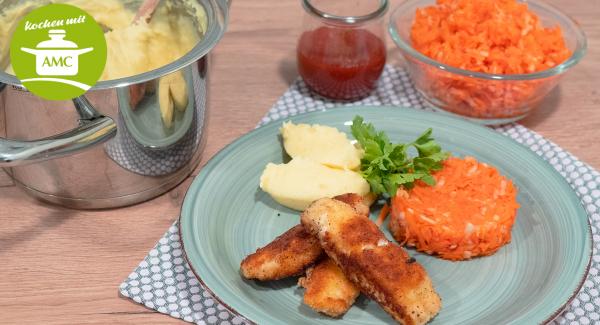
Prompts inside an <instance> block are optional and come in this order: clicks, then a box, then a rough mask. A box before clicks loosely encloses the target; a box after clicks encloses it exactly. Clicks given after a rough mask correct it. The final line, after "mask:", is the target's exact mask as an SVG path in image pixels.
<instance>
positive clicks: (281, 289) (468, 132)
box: [180, 107, 591, 324]
mask: <svg viewBox="0 0 600 325" xmlns="http://www.w3.org/2000/svg"><path fill="white" fill-rule="evenodd" d="M357 114H360V115H362V116H363V117H364V118H365V120H366V121H368V122H372V123H374V124H375V126H376V127H377V129H380V130H384V131H385V132H386V133H387V134H388V135H389V136H390V138H391V140H392V141H408V140H412V139H414V138H415V136H417V135H418V134H420V133H421V132H422V131H423V130H425V129H426V128H428V127H433V130H434V136H435V138H436V139H437V140H438V141H439V142H440V143H441V144H442V145H443V147H444V148H445V149H446V150H449V151H451V152H453V153H454V154H456V155H470V156H474V157H476V158H477V159H479V160H481V161H483V162H486V163H489V164H492V165H494V166H496V167H497V168H499V170H500V171H501V172H502V173H503V174H504V175H506V176H508V177H509V178H511V179H512V180H514V182H515V183H516V185H517V186H518V188H519V196H518V200H519V203H520V204H521V208H520V209H519V213H518V216H517V221H516V223H515V226H514V228H513V232H512V234H513V240H512V242H511V243H510V244H509V245H507V246H505V247H503V248H502V249H500V251H498V252H497V253H496V254H495V255H493V256H490V257H483V258H477V259H474V260H471V261H466V262H449V261H444V260H441V259H438V258H434V257H430V256H426V255H422V254H418V253H417V252H415V251H414V250H410V253H411V254H412V255H413V256H414V257H415V258H416V259H417V260H418V261H419V262H420V263H422V264H423V266H424V267H425V268H426V269H427V271H428V273H429V275H430V276H431V278H432V280H433V283H434V286H435V288H436V289H437V291H438V292H439V294H440V296H441V297H442V303H443V307H442V310H441V311H440V313H439V315H438V316H437V317H436V318H435V319H434V320H433V321H432V324H509V323H512V324H537V323H543V322H545V321H549V320H551V319H553V318H554V317H555V316H557V314H558V313H559V312H560V311H561V309H562V308H563V307H564V306H565V305H566V304H567V303H568V302H569V301H570V300H571V299H572V298H573V297H574V295H575V294H576V293H577V292H578V290H579V289H580V287H581V285H582V283H583V281H584V279H585V276H586V273H587V270H588V266H589V262H590V258H591V231H590V227H589V224H588V219H587V216H586V213H585V212H584V210H583V208H582V207H581V205H580V203H579V200H578V198H577V196H576V195H575V193H574V192H573V191H572V190H571V188H570V187H569V185H568V184H567V183H566V182H565V180H564V179H563V178H562V177H561V176H560V175H559V174H558V173H557V172H555V171H554V169H553V168H552V167H551V166H550V165H549V164H547V163H546V162H545V161H544V160H542V159H540V158H539V157H538V156H536V155H535V154H534V153H532V152H531V151H530V150H529V149H527V148H525V147H523V146H521V145H519V144H517V143H516V142H514V141H512V140H511V139H509V138H507V137H505V136H502V135H500V134H497V133H495V132H494V131H492V130H489V129H486V128H484V127H481V126H477V125H474V124H471V123H468V122H465V121H462V120H458V119H454V118H450V117H446V116H442V115H439V114H433V113H427V112H422V111H417V110H410V109H399V108H390V107H388V108H386V107H353V108H337V109H332V110H329V111H326V112H316V113H309V114H305V115H300V116H297V117H294V118H291V120H293V121H295V122H298V123H319V124H324V125H330V126H334V127H337V128H339V129H340V130H344V131H346V132H349V125H350V121H351V120H352V119H353V117H354V116H355V115H357ZM280 125H281V121H279V122H275V123H272V124H269V125H267V126H265V127H262V128H260V129H257V130H254V131H252V132H250V133H249V134H247V135H245V136H243V137H241V138H240V139H238V140H237V141H235V142H234V143H232V144H231V145H229V146H228V147H227V148H225V149H223V150H222V151H221V152H220V153H219V154H217V155H216V156H215V157H214V158H213V159H212V160H211V161H210V162H209V163H208V164H207V165H206V166H205V167H204V169H202V171H201V173H200V175H198V177H197V178H196V179H195V181H194V182H193V184H192V185H191V187H190V189H189V191H188V193H187V195H186V197H185V201H184V204H183V209H182V214H181V220H180V227H181V236H182V241H183V245H184V250H185V253H186V255H187V258H188V262H189V264H190V266H191V267H192V269H193V270H194V272H195V273H196V275H197V276H198V277H199V278H200V279H201V281H202V282H203V283H204V284H205V285H206V286H207V287H208V288H209V289H210V290H211V291H212V292H213V293H214V294H215V295H216V297H218V299H219V300H220V301H222V302H223V304H224V305H226V306H228V307H229V308H230V309H231V310H232V311H233V312H234V313H238V314H241V315H242V316H244V317H246V318H248V319H249V320H251V321H253V322H256V323H258V324H309V323H310V324H341V323H343V324H391V323H393V320H392V319H391V318H390V317H389V316H388V315H387V314H386V313H385V312H384V311H383V310H382V309H381V308H379V306H378V305H377V304H376V303H375V302H373V301H370V300H369V299H367V298H364V297H361V298H359V299H358V301H357V303H356V304H355V305H354V306H353V307H352V308H351V309H350V310H349V311H348V313H346V314H345V315H344V316H343V318H342V320H339V319H337V320H336V319H331V318H328V317H325V316H322V315H319V314H317V313H316V312H314V311H312V310H311V309H310V308H308V307H306V306H304V305H303V304H302V293H303V291H302V290H301V289H299V288H298V287H297V286H296V282H297V279H287V280H282V281H276V282H269V283H260V282H254V281H245V280H243V279H242V278H241V277H240V274H239V265H240V261H241V260H242V259H243V258H244V257H245V256H246V255H248V254H250V253H252V252H254V251H255V250H256V249H257V248H258V247H261V246H263V245H265V244H267V243H269V242H270V241H271V240H273V239H274V238H275V237H276V236H278V235H279V234H281V233H283V232H285V231H286V230H287V229H289V228H290V227H292V226H294V225H296V224H298V222H299V216H298V213H296V212H294V211H291V210H288V209H286V208H284V207H282V206H280V205H279V204H277V203H276V202H275V201H273V200H272V199H271V198H270V197H269V196H268V195H267V194H265V193H264V192H262V191H261V190H260V189H259V187H258V184H259V176H260V174H261V172H262V170H263V168H264V166H265V165H266V164H267V163H268V162H276V163H279V162H281V161H282V160H283V159H284V155H283V154H282V147H281V143H280V140H279V137H278V131H279V130H278V129H279V127H280ZM375 213H376V212H375V211H374V212H373V217H374V216H375ZM386 232H387V230H386ZM387 235H388V236H389V233H387ZM390 238H391V237H390ZM400 281H401V280H400Z"/></svg>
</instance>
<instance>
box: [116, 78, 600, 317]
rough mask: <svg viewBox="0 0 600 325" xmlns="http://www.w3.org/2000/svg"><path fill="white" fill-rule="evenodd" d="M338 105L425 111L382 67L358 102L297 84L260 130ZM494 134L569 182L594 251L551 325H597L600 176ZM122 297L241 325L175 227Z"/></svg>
mask: <svg viewBox="0 0 600 325" xmlns="http://www.w3.org/2000/svg"><path fill="white" fill-rule="evenodd" d="M339 105H396V106H404V107H412V108H415V109H428V108H427V106H426V104H425V102H424V100H423V99H422V98H421V97H420V96H419V94H418V93H417V91H416V90H415V88H414V86H413V84H412V83H411V81H410V79H409V77H408V74H407V73H406V71H404V70H400V69H397V68H394V67H391V66H386V68H385V71H384V73H383V76H382V78H381V80H380V82H379V86H378V88H377V90H375V91H374V93H373V94H372V95H371V96H369V97H367V98H365V99H363V100H361V101H358V102H352V103H348V102H333V101H330V100H328V99H325V98H323V97H320V96H317V95H314V94H311V93H310V92H309V90H308V89H307V88H306V85H305V84H304V83H303V82H302V81H301V80H297V81H296V82H294V84H293V85H292V86H291V87H290V88H289V89H288V90H287V91H286V92H285V94H283V96H282V97H281V98H280V99H279V100H278V101H277V103H276V104H275V105H274V106H273V107H272V108H271V110H270V111H269V113H268V114H267V115H266V116H265V117H264V118H263V119H262V121H261V122H260V124H259V126H260V125H263V124H265V123H268V122H271V121H275V120H278V119H283V118H287V117H289V116H293V115H296V114H300V113H304V112H310V111H317V110H324V109H328V108H332V107H335V106H339ZM496 131H498V132H500V133H502V134H504V135H506V136H508V137H510V138H512V139H514V140H515V141H517V142H520V143H522V144H524V145H526V146H528V147H529V148H531V150H532V151H534V152H535V153H537V154H538V155H539V156H540V157H542V158H543V159H545V160H547V161H548V162H550V164H552V166H554V168H555V169H556V170H557V171H558V172H559V173H560V174H561V175H562V176H563V177H564V178H565V179H566V180H567V181H568V182H569V184H570V185H571V187H573V190H574V191H575V192H576V193H577V195H578V196H579V198H580V199H581V202H582V203H583V205H584V207H585V209H586V211H587V213H588V216H589V218H590V221H591V224H592V234H593V239H594V245H593V246H594V247H593V249H594V252H593V259H592V265H591V267H590V273H589V275H588V277H587V280H586V281H585V283H584V285H583V288H582V290H581V292H579V294H578V295H577V297H576V298H575V299H574V300H573V301H572V302H571V304H570V305H569V306H568V307H567V309H566V310H565V311H564V312H563V313H562V314H561V315H560V316H559V317H558V318H557V319H556V320H555V323H556V324H566V323H570V324H590V323H600V291H599V288H600V276H599V275H598V271H599V270H600V255H599V254H598V249H600V234H598V227H600V173H598V172H597V171H595V170H594V169H593V168H591V167H590V166H588V165H586V164H585V163H583V162H581V161H580V160H578V159H577V158H576V157H574V156H573V155H571V154H570V153H568V152H567V151H565V150H563V149H562V148H560V147H559V146H557V145H556V144H554V143H552V142H550V141H548V140H546V139H544V138H543V137H542V136H540V135H539V134H537V133H535V132H533V131H531V130H529V129H527V128H525V127H523V126H521V125H519V124H511V125H505V126H502V127H498V128H496ZM119 290H120V292H121V294H122V295H124V296H126V297H129V298H131V299H133V300H134V301H135V302H137V303H140V304H143V305H145V306H146V307H148V308H151V309H154V310H157V311H158V312H160V313H163V314H167V315H171V316H173V317H177V318H181V319H183V320H185V321H188V322H193V323H197V324H222V325H226V324H242V323H245V320H244V318H242V317H240V316H237V315H233V314H232V313H230V312H229V311H228V310H227V309H226V308H225V307H224V306H222V305H221V304H219V303H218V302H217V301H216V300H215V299H213V297H212V296H211V295H210V294H209V293H208V292H207V291H206V290H205V289H204V288H203V287H202V285H201V284H200V283H199V282H198V280H197V279H196V278H195V277H194V274H193V273H192V271H191V270H190V267H189V266H188V264H187V263H186V262H185V260H184V258H183V252H182V249H181V243H180V240H179V231H178V227H177V223H175V224H174V225H173V226H171V227H170V228H169V230H168V231H167V233H166V234H165V235H164V236H163V237H162V238H161V239H160V241H159V242H158V243H157V244H156V246H155V247H154V248H153V249H152V250H151V251H150V253H149V254H148V256H146V258H145V259H144V260H143V261H142V262H141V263H140V264H139V265H138V267H137V268H136V269H135V270H134V271H133V272H132V273H131V274H130V275H129V277H128V278H127V279H125V281H123V283H122V284H121V286H120V288H119Z"/></svg>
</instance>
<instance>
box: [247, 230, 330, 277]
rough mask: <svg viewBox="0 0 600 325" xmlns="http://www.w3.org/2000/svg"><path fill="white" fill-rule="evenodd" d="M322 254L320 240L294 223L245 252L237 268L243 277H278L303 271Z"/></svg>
mask: <svg viewBox="0 0 600 325" xmlns="http://www.w3.org/2000/svg"><path fill="white" fill-rule="evenodd" d="M322 253H323V250H322V249H321V246H320V245H319V241H318V240H317V239H316V238H315V237H314V236H313V235H311V234H309V233H308V232H306V231H305V230H304V227H302V225H297V226H295V227H292V228H291V229H290V230H288V231H286V232H285V233H284V234H282V235H281V236H279V237H277V238H276V239H275V240H273V241H272V242H271V243H269V244H268V245H267V246H265V247H263V248H260V249H258V250H257V251H256V253H254V254H251V255H248V256H247V257H246V258H245V259H244V260H243V261H242V264H241V267H240V269H241V271H242V275H243V276H244V278H246V279H256V280H261V281H269V280H279V279H284V278H287V277H290V276H294V275H299V274H302V272H304V270H305V269H306V268H307V267H308V266H310V265H311V264H313V263H314V262H315V261H316V260H317V259H318V258H319V256H321V254H322Z"/></svg>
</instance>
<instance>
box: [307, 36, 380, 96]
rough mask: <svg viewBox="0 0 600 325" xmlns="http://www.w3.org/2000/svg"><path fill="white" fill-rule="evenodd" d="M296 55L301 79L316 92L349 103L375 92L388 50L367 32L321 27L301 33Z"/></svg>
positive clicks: (377, 38)
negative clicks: (351, 100) (348, 101)
mask: <svg viewBox="0 0 600 325" xmlns="http://www.w3.org/2000/svg"><path fill="white" fill-rule="evenodd" d="M297 54H298V71H299V72H300V76H302V78H303V79H304V82H305V83H306V84H307V85H308V86H309V87H310V88H311V89H312V90H313V91H315V92H317V93H318V94H320V95H323V96H325V97H329V98H333V99H343V100H350V99H358V98H361V97H365V96H367V95H368V94H369V93H370V92H371V91H372V90H373V89H375V86H376V83H377V79H379V76H380V75H381V72H382V71H383V66H384V65H385V57H386V48H385V44H384V42H383V41H382V40H381V39H380V38H379V37H377V36H376V35H374V34H373V33H371V32H370V31H368V30H365V29H350V28H334V27H319V28H317V29H315V30H313V31H308V32H304V33H303V34H302V36H301V37H300V41H299V42H298V51H297Z"/></svg>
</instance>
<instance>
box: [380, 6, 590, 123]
mask: <svg viewBox="0 0 600 325" xmlns="http://www.w3.org/2000/svg"><path fill="white" fill-rule="evenodd" d="M526 3H527V4H528V6H529V10H530V11H533V12H534V13H535V14H536V15H537V16H538V17H539V19H540V22H541V23H542V24H543V26H544V27H551V26H557V25H559V26H560V28H561V29H562V32H563V37H564V39H565V44H566V46H567V47H568V48H569V50H570V51H571V53H572V55H571V57H569V58H568V59H567V60H565V61H564V62H562V63H561V64H559V65H557V66H555V67H553V68H550V69H547V70H543V71H539V72H534V73H527V74H510V75H508V74H505V75H500V74H488V73H482V72H474V71H468V70H464V69H460V68H456V67H452V66H449V65H446V64H443V63H441V62H438V61H435V60H433V59H431V58H429V57H427V56H425V55H423V54H421V53H420V52H418V51H417V50H415V49H414V48H413V47H412V46H411V41H410V31H411V27H412V24H413V21H414V18H415V13H416V10H417V9H418V8H423V7H426V6H430V5H433V4H435V0H408V1H405V2H404V3H402V4H401V5H399V6H398V7H397V8H396V9H395V10H394V11H393V12H392V14H391V16H390V23H389V32H390V35H391V37H392V39H393V40H394V43H396V45H397V46H398V47H399V48H400V51H401V52H402V54H403V56H404V58H405V59H406V62H407V68H408V72H409V74H410V75H411V77H412V79H413V81H414V83H415V86H416V88H417V90H418V91H419V93H421V95H423V97H424V98H425V99H426V101H427V102H428V104H430V105H431V106H432V107H433V108H434V109H436V110H438V111H443V112H447V113H450V114H452V115H459V116H462V117H466V118H467V119H469V120H471V121H474V122H477V123H480V124H486V125H495V124H503V123H509V122H514V121H516V120H519V119H521V118H523V117H525V116H526V115H527V114H528V113H530V112H531V111H532V110H533V109H534V108H535V107H536V106H537V105H538V104H539V103H540V102H541V101H542V99H543V98H544V97H545V96H546V95H547V94H548V93H549V92H550V91H551V90H552V89H553V88H554V87H555V86H556V85H557V84H558V82H559V80H560V78H561V77H562V76H563V75H564V73H565V72H566V71H567V70H569V68H571V67H573V66H575V65H576V64H577V63H578V62H579V61H580V60H581V58H582V57H583V55H584V54H585V51H586V47H587V43H586V38H585V34H584V33H583V30H582V29H581V27H580V26H579V24H578V23H577V22H575V21H574V20H573V19H572V18H570V17H569V16H567V15H566V14H564V13H562V12H561V11H560V10H558V9H556V8H554V7H553V6H551V5H549V4H546V3H544V2H542V1H536V0H533V1H526Z"/></svg>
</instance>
